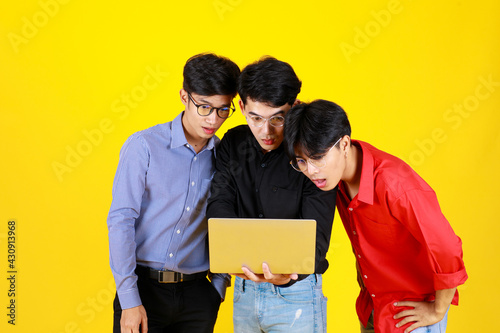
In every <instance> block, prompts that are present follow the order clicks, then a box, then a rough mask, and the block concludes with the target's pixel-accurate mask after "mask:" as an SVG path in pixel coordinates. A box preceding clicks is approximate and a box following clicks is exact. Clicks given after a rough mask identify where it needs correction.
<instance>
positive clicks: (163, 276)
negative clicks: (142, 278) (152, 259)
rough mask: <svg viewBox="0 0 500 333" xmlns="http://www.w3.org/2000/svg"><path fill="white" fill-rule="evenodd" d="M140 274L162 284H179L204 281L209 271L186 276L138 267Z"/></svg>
mask: <svg viewBox="0 0 500 333" xmlns="http://www.w3.org/2000/svg"><path fill="white" fill-rule="evenodd" d="M137 271H138V273H139V272H141V273H146V271H148V272H147V274H148V276H149V277H150V278H151V279H155V280H157V281H158V282H160V283H178V282H184V281H192V280H196V279H202V278H204V277H206V276H207V271H204V272H199V273H194V274H184V273H179V272H174V271H159V270H156V269H153V268H149V267H144V266H139V265H138V266H137Z"/></svg>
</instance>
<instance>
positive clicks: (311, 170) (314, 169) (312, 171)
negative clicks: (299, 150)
mask: <svg viewBox="0 0 500 333" xmlns="http://www.w3.org/2000/svg"><path fill="white" fill-rule="evenodd" d="M307 173H308V174H310V175H314V174H315V173H318V168H317V167H315V166H314V165H312V164H311V163H309V160H307Z"/></svg>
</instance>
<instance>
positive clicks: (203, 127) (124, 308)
mask: <svg viewBox="0 0 500 333" xmlns="http://www.w3.org/2000/svg"><path fill="white" fill-rule="evenodd" d="M239 74H240V70H239V68H238V66H237V65H236V64H235V63H233V62H232V61H231V60H229V59H227V58H224V57H220V56H217V55H214V54H200V55H196V56H194V57H192V58H190V59H189V60H188V61H187V63H186V65H185V67H184V83H183V89H181V91H180V98H181V102H182V103H183V104H184V106H185V110H184V111H183V112H182V113H180V114H179V115H178V116H177V117H176V118H175V119H174V120H173V121H171V122H168V123H165V124H159V125H156V126H154V127H151V128H149V129H146V130H143V131H140V132H137V133H135V134H133V135H132V136H130V137H129V138H128V140H127V141H126V142H125V144H124V145H123V147H122V149H121V152H120V160H119V163H118V169H117V172H116V176H115V179H114V183H113V201H112V204H111V208H110V211H109V215H108V220H107V223H108V231H109V249H110V265H111V270H112V272H113V276H114V278H115V282H116V287H117V296H116V298H115V302H114V324H113V332H114V333H120V332H121V333H136V332H141V333H145V332H150V333H155V332H165V331H168V332H212V331H213V327H214V325H215V321H216V318H217V312H218V310H219V306H220V302H221V299H223V298H224V297H225V290H226V287H227V284H228V283H229V280H228V279H227V278H226V277H224V276H221V275H214V276H212V279H211V283H210V282H209V281H208V280H207V278H206V276H207V271H208V269H209V262H208V247H207V224H206V217H205V211H206V200H207V197H208V195H209V189H210V182H211V179H212V176H213V173H214V171H215V168H214V159H215V150H214V149H215V146H216V145H217V144H218V142H219V139H218V138H217V137H216V136H214V134H215V132H216V131H217V129H218V128H219V127H220V126H221V125H222V123H223V122H224V120H225V119H226V118H228V117H229V116H230V115H231V114H232V113H233V112H234V104H233V102H232V100H233V98H234V97H235V95H236V89H237V87H236V86H237V80H238V76H239Z"/></svg>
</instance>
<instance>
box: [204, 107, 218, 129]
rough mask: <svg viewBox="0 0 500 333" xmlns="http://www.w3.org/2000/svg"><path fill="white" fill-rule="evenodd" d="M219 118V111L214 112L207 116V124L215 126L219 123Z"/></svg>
mask: <svg viewBox="0 0 500 333" xmlns="http://www.w3.org/2000/svg"><path fill="white" fill-rule="evenodd" d="M217 117H219V116H218V115H217V111H215V110H214V111H213V112H212V113H211V114H209V115H208V116H206V117H205V119H206V122H207V123H208V124H211V125H213V124H215V123H217Z"/></svg>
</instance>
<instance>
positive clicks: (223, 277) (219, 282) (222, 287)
mask: <svg viewBox="0 0 500 333" xmlns="http://www.w3.org/2000/svg"><path fill="white" fill-rule="evenodd" d="M211 280H212V285H213V286H214V287H215V289H216V290H217V292H218V293H219V295H220V298H222V299H225V298H226V289H227V287H229V286H230V285H231V275H229V274H219V273H218V274H213V275H212V279H211Z"/></svg>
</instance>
